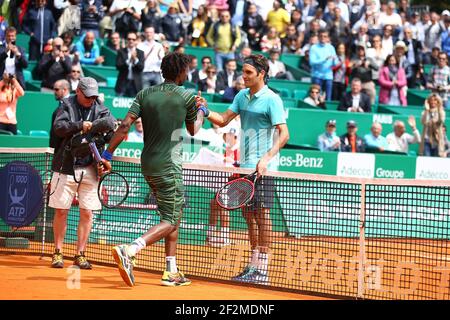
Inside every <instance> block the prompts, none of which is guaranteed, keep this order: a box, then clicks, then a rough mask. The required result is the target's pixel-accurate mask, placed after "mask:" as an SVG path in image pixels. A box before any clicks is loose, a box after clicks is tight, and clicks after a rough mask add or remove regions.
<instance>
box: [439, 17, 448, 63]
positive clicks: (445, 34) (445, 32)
mask: <svg viewBox="0 0 450 320" xmlns="http://www.w3.org/2000/svg"><path fill="white" fill-rule="evenodd" d="M444 26H445V29H444V30H443V31H442V34H441V41H442V51H443V52H445V53H446V54H447V56H449V57H450V15H449V16H447V17H446V18H445V20H444Z"/></svg>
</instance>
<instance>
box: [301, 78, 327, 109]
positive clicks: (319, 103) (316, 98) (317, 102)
mask: <svg viewBox="0 0 450 320" xmlns="http://www.w3.org/2000/svg"><path fill="white" fill-rule="evenodd" d="M303 101H304V102H306V103H308V104H310V105H312V106H315V107H318V108H322V109H326V106H325V94H320V86H319V85H318V84H312V85H311V87H309V91H308V96H307V97H306V98H305V99H303Z"/></svg>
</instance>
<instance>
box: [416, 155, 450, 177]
mask: <svg viewBox="0 0 450 320" xmlns="http://www.w3.org/2000/svg"><path fill="white" fill-rule="evenodd" d="M416 179H419V180H449V179H450V159H447V158H431V157H417V161H416Z"/></svg>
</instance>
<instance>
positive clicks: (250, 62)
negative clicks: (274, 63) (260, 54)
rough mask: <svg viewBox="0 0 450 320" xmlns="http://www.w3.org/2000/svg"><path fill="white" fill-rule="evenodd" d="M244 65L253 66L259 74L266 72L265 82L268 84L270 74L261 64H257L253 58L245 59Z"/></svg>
mask: <svg viewBox="0 0 450 320" xmlns="http://www.w3.org/2000/svg"><path fill="white" fill-rule="evenodd" d="M244 64H249V65H251V66H252V67H254V68H255V69H256V71H257V72H258V73H260V72H261V71H264V72H265V76H264V82H267V80H268V79H269V72H268V70H265V69H264V68H263V66H261V65H260V64H259V63H256V62H255V60H253V59H252V58H246V59H244Z"/></svg>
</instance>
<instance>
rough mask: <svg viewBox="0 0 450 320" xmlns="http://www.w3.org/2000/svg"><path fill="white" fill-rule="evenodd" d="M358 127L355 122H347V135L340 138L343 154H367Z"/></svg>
mask: <svg viewBox="0 0 450 320" xmlns="http://www.w3.org/2000/svg"><path fill="white" fill-rule="evenodd" d="M356 132H358V126H357V124H356V122H355V121H353V120H350V121H348V122H347V133H346V134H344V135H342V136H341V137H340V139H341V151H342V152H365V151H366V146H365V143H364V140H363V139H361V137H359V136H358V135H357V134H356Z"/></svg>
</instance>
